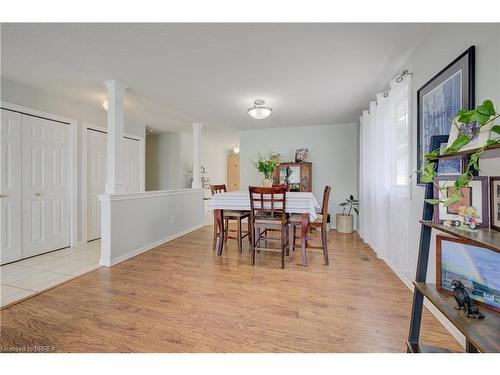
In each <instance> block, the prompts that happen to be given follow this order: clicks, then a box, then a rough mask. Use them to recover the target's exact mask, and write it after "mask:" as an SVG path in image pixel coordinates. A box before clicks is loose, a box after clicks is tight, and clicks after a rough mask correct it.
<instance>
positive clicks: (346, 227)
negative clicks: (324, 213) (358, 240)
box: [337, 195, 359, 233]
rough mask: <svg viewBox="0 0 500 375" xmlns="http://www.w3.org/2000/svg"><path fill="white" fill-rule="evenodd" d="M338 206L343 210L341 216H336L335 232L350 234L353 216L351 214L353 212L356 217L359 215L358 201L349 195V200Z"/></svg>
mask: <svg viewBox="0 0 500 375" xmlns="http://www.w3.org/2000/svg"><path fill="white" fill-rule="evenodd" d="M339 206H340V207H343V209H342V213H341V214H337V232H340V233H352V231H353V221H354V216H353V215H351V213H352V211H354V212H356V215H358V214H359V209H358V207H359V200H357V199H354V197H353V196H352V195H350V196H349V198H347V199H346V200H345V201H344V202H342V203H341V204H340V205H339Z"/></svg>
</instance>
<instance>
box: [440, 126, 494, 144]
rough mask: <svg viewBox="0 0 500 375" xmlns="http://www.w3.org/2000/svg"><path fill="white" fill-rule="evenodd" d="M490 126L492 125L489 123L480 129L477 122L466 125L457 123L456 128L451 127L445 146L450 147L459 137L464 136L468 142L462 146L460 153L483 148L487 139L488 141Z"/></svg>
mask: <svg viewBox="0 0 500 375" xmlns="http://www.w3.org/2000/svg"><path fill="white" fill-rule="evenodd" d="M492 126H493V123H489V124H488V125H485V126H483V127H482V128H480V127H479V124H478V123H477V122H471V123H468V124H465V123H457V126H454V125H452V126H451V130H450V137H449V139H448V145H447V146H448V147H451V145H452V144H453V142H455V140H456V139H457V138H458V136H459V135H461V134H465V135H466V136H467V137H468V138H469V139H470V142H469V143H467V144H466V145H465V146H462V148H461V149H460V151H466V150H473V149H475V148H479V147H483V146H484V145H485V144H486V142H487V141H488V139H490V134H491V127H492ZM480 130H481V131H480Z"/></svg>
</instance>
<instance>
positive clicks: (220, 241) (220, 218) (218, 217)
mask: <svg viewBox="0 0 500 375" xmlns="http://www.w3.org/2000/svg"><path fill="white" fill-rule="evenodd" d="M214 215H215V221H216V222H217V227H218V230H219V235H218V236H217V255H218V256H221V255H222V248H223V246H224V215H223V213H222V210H220V209H215V210H214Z"/></svg>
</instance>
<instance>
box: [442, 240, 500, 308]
mask: <svg viewBox="0 0 500 375" xmlns="http://www.w3.org/2000/svg"><path fill="white" fill-rule="evenodd" d="M457 279H458V280H460V281H461V282H462V283H463V284H464V286H465V289H466V290H467V293H469V296H470V297H471V298H472V299H474V301H475V302H477V304H478V305H482V306H485V307H487V308H489V309H492V310H494V311H497V312H500V254H499V253H497V252H495V251H492V250H490V249H488V248H485V247H481V246H477V245H475V244H471V243H470V242H469V241H467V240H464V239H460V238H455V237H447V236H442V235H437V236H436V288H437V290H438V291H440V292H444V293H447V294H452V293H453V286H452V285H451V282H452V281H453V280H457Z"/></svg>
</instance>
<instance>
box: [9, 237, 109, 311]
mask: <svg viewBox="0 0 500 375" xmlns="http://www.w3.org/2000/svg"><path fill="white" fill-rule="evenodd" d="M100 247H101V242H100V241H92V242H89V243H87V244H85V245H82V246H78V247H69V248H66V249H62V250H58V251H53V252H51V253H47V254H42V255H38V256H35V257H32V258H29V259H24V260H20V261H18V262H15V263H10V264H7V265H5V266H0V280H1V284H0V296H1V303H0V306H2V307H3V306H5V305H8V304H10V303H12V302H15V301H17V300H20V299H23V298H25V297H28V296H29V295H31V294H35V293H38V292H41V291H42V290H45V289H48V288H51V287H53V286H56V285H58V284H60V283H63V282H64V281H67V280H69V279H72V278H74V277H75V276H79V275H81V274H84V273H86V272H89V271H92V270H95V269H96V268H99V256H100Z"/></svg>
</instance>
